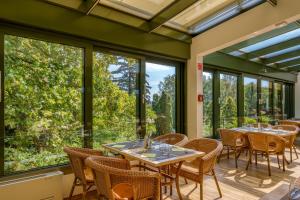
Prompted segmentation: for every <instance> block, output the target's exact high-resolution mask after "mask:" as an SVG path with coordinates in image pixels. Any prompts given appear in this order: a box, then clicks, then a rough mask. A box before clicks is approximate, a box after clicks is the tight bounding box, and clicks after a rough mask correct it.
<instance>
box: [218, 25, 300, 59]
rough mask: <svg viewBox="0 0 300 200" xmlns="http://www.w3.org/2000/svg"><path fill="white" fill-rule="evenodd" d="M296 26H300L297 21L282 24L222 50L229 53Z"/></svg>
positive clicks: (293, 28)
mask: <svg viewBox="0 0 300 200" xmlns="http://www.w3.org/2000/svg"><path fill="white" fill-rule="evenodd" d="M298 28H300V24H299V23H297V22H294V23H291V24H288V25H286V26H284V27H282V28H279V29H274V30H272V31H270V32H267V33H264V34H262V35H259V36H256V37H253V38H251V39H248V40H245V41H243V42H240V43H238V44H236V45H233V46H230V47H227V48H225V49H224V50H223V51H224V52H225V53H230V52H233V51H236V50H238V49H242V48H245V47H247V46H250V45H253V44H256V43H259V42H262V41H265V40H267V39H270V38H273V37H276V36H278V35H282V34H284V33H287V32H290V31H293V30H295V29H298Z"/></svg>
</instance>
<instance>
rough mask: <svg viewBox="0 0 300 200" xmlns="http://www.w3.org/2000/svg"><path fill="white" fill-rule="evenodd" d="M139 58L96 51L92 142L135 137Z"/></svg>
mask: <svg viewBox="0 0 300 200" xmlns="http://www.w3.org/2000/svg"><path fill="white" fill-rule="evenodd" d="M138 71H139V60H137V59H134V58H130V57H125V56H120V55H112V54H105V53H100V52H95V53H94V65H93V143H94V148H99V147H100V146H101V144H103V143H110V142H121V141H125V140H132V139H135V138H136V104H137V102H136V95H137V90H136V88H137V87H136V77H137V73H138Z"/></svg>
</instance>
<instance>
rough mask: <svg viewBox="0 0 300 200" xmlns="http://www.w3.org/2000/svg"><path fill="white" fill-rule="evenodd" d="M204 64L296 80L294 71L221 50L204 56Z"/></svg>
mask: <svg viewBox="0 0 300 200" xmlns="http://www.w3.org/2000/svg"><path fill="white" fill-rule="evenodd" d="M206 64H209V65H212V66H215V67H219V68H222V69H228V70H231V71H236V72H244V73H249V74H257V75H262V76H267V77H271V78H276V79H282V80H287V81H293V82H295V81H296V80H297V75H295V74H294V73H290V72H288V71H284V70H282V69H277V68H273V67H269V66H266V65H263V64H260V63H256V62H251V61H249V60H244V59H242V58H239V57H235V56H231V55H228V54H225V53H222V52H215V53H212V54H209V55H207V56H204V68H205V65H206ZM241 66H242V67H241Z"/></svg>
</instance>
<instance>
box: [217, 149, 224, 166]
mask: <svg viewBox="0 0 300 200" xmlns="http://www.w3.org/2000/svg"><path fill="white" fill-rule="evenodd" d="M223 150H224V148H222V150H221V153H220V155H219V156H218V163H219V162H220V159H221V156H222V153H223Z"/></svg>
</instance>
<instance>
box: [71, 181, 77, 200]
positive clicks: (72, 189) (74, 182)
mask: <svg viewBox="0 0 300 200" xmlns="http://www.w3.org/2000/svg"><path fill="white" fill-rule="evenodd" d="M76 182H77V178H74V181H73V185H72V188H71V191H70V195H69V200H71V199H72V196H73V192H74V188H75V185H76Z"/></svg>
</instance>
